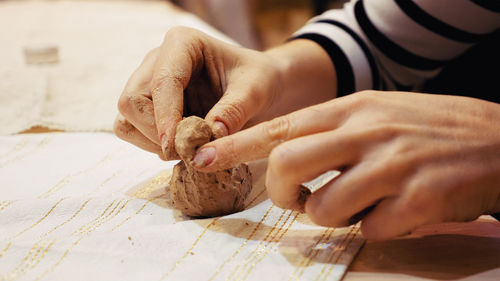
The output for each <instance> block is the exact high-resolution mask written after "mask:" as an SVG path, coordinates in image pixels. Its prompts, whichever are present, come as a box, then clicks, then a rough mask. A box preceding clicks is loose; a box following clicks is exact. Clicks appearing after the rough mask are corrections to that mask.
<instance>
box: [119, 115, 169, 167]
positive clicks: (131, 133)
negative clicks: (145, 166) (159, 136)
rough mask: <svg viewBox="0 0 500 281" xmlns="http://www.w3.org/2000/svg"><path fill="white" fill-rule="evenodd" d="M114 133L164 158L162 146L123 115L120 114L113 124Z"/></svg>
mask: <svg viewBox="0 0 500 281" xmlns="http://www.w3.org/2000/svg"><path fill="white" fill-rule="evenodd" d="M113 130H114V133H115V134H116V136H117V137H119V138H120V139H122V140H124V141H127V142H129V143H131V144H133V145H135V146H137V147H139V148H142V149H144V150H146V151H149V152H152V153H156V154H158V155H159V156H160V158H162V159H163V157H162V156H163V154H162V153H161V152H162V151H161V147H160V146H159V145H157V144H155V143H153V142H152V141H151V140H150V139H148V138H147V137H145V136H144V135H143V134H142V133H141V132H140V131H139V130H137V129H136V128H135V127H134V125H132V124H131V123H130V122H128V121H127V119H125V118H124V117H123V116H122V115H118V116H117V117H116V119H115V123H114V126H113Z"/></svg>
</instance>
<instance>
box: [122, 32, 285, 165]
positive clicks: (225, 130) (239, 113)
mask: <svg viewBox="0 0 500 281" xmlns="http://www.w3.org/2000/svg"><path fill="white" fill-rule="evenodd" d="M281 80H282V78H281V74H280V62H279V60H278V59H276V58H274V57H273V56H270V55H268V54H266V53H262V52H257V51H252V50H249V49H244V48H241V47H237V46H232V45H229V44H226V43H224V42H221V41H219V40H216V39H214V38H211V37H209V36H207V35H205V34H204V33H202V32H199V31H197V30H194V29H191V28H186V27H175V28H172V29H171V30H170V31H169V32H168V33H167V34H166V36H165V39H164V41H163V43H162V44H161V46H160V47H158V48H156V49H153V50H152V51H150V52H149V53H148V54H147V55H146V57H145V59H144V61H143V62H142V64H141V65H140V66H139V68H138V69H137V70H136V71H135V72H134V73H133V74H132V76H131V77H130V79H129V81H128V83H127V85H126V87H125V90H124V91H123V93H122V95H121V97H120V99H119V102H118V109H119V111H120V114H119V115H118V116H117V118H116V121H115V124H114V132H115V134H116V135H117V136H118V137H120V138H121V139H123V140H125V141H128V142H130V143H132V144H134V145H136V146H138V147H140V148H142V149H144V150H147V151H150V152H153V153H157V154H158V155H159V156H160V158H162V159H164V160H174V159H179V156H178V155H177V153H176V152H175V149H174V138H175V130H176V126H177V123H178V122H180V121H181V120H182V117H183V116H190V115H197V116H200V117H205V120H206V121H208V122H209V124H210V125H211V126H212V128H213V130H214V132H215V133H216V134H217V135H218V136H225V135H228V134H232V133H234V132H236V131H238V130H240V129H241V128H242V127H243V126H245V124H247V123H249V124H255V123H258V122H260V121H263V120H264V119H267V117H266V116H272V115H273V114H272V113H269V111H270V108H271V104H272V103H273V100H275V99H276V97H275V96H276V95H277V93H278V92H280V91H281V89H280V87H281V86H280V85H281V84H282V82H281ZM249 121H251V122H249Z"/></svg>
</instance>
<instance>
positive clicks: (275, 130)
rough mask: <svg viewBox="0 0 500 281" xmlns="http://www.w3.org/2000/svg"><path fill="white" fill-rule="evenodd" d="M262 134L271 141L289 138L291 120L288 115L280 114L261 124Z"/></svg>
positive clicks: (282, 140) (281, 140)
mask: <svg viewBox="0 0 500 281" xmlns="http://www.w3.org/2000/svg"><path fill="white" fill-rule="evenodd" d="M263 130H264V132H263V133H264V136H267V138H268V139H269V140H270V141H272V142H277V143H281V142H284V141H285V140H287V139H289V138H290V135H291V134H290V131H291V121H290V118H289V117H288V116H286V115H285V116H281V117H277V118H274V119H273V120H271V121H267V122H266V123H265V126H263Z"/></svg>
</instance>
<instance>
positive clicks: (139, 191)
mask: <svg viewBox="0 0 500 281" xmlns="http://www.w3.org/2000/svg"><path fill="white" fill-rule="evenodd" d="M175 163H176V162H175V161H171V162H164V161H161V160H159V159H158V157H157V156H156V155H153V154H149V153H145V152H144V151H141V150H139V149H138V148H135V147H133V146H132V145H130V144H128V143H125V142H123V141H121V140H119V139H118V138H116V137H115V136H114V135H112V134H109V133H46V134H21V135H15V136H0V198H1V201H0V225H1V229H2V230H1V231H0V280H118V279H119V280H124V281H125V280H340V279H341V278H342V276H343V275H344V273H345V271H346V269H347V267H348V265H349V263H350V262H351V260H352V259H353V257H354V255H355V254H356V253H357V251H358V250H359V248H360V247H361V245H362V244H363V242H364V239H363V237H362V236H361V234H360V231H359V226H358V225H355V226H352V227H346V228H324V227H318V226H315V225H314V224H312V223H311V222H310V221H309V220H308V218H307V216H306V215H304V214H299V213H297V212H294V211H289V210H282V209H280V208H278V207H276V206H274V205H273V204H272V203H271V202H270V201H269V200H268V199H267V196H266V193H265V188H264V186H263V182H264V179H263V175H264V173H263V168H262V165H261V164H262V163H258V162H257V163H251V165H250V167H251V170H252V172H253V173H254V184H253V186H254V189H253V190H252V192H251V193H250V196H249V198H248V200H247V203H246V206H247V207H246V209H245V210H244V211H242V212H239V213H235V214H232V215H228V216H223V217H218V218H207V219H191V218H188V217H185V216H183V215H182V214H180V213H179V212H178V211H176V210H174V209H173V208H172V202H171V199H170V196H169V191H168V184H169V179H170V175H171V172H172V167H173V165H174V164H175ZM259 165H260V166H259ZM259 169H260V172H259ZM330 176H332V174H331V173H330ZM310 184H311V185H314V183H313V182H311V183H310Z"/></svg>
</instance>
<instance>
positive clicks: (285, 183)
mask: <svg viewBox="0 0 500 281" xmlns="http://www.w3.org/2000/svg"><path fill="white" fill-rule="evenodd" d="M359 143H360V142H357V141H355V140H353V138H352V137H348V136H347V135H346V134H343V133H341V132H340V131H339V132H334V131H327V132H323V133H318V134H313V135H309V136H304V137H300V138H296V139H293V140H290V141H288V142H285V143H283V144H281V145H279V146H277V147H276V148H275V149H274V150H273V151H272V152H271V154H270V155H269V160H268V167H267V173H266V188H267V193H268V195H269V198H271V200H273V202H274V204H276V205H277V206H279V207H281V208H285V209H301V208H303V206H299V205H298V202H300V201H299V200H298V198H299V197H298V196H299V195H300V190H301V186H302V183H304V182H307V181H310V180H312V179H314V178H316V177H318V176H319V175H320V174H322V173H323V172H325V171H329V170H339V169H341V168H342V167H346V166H351V165H353V163H355V162H357V161H358V158H359V153H360V150H361V149H360V148H359V147H358V144H359ZM311 196H312V195H311ZM307 201H309V199H308V200H307Z"/></svg>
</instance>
